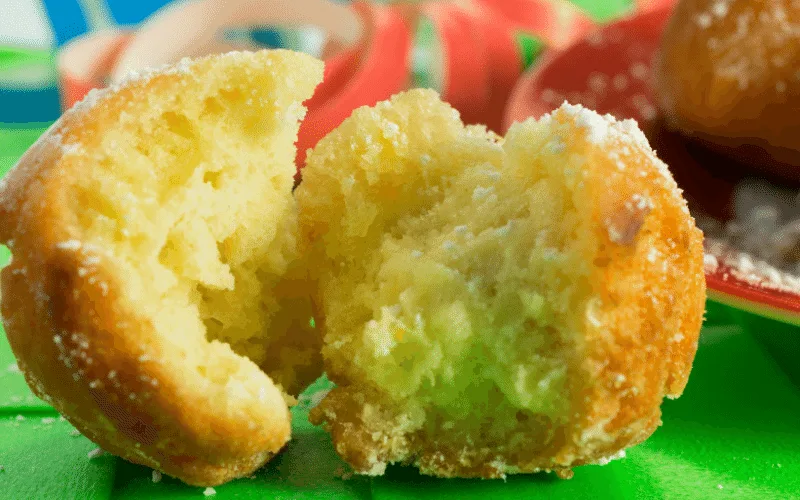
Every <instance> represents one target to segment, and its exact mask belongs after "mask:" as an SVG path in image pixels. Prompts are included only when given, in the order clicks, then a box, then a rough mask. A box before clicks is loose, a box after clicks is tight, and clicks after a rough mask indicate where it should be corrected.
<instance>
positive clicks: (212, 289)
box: [60, 55, 315, 396]
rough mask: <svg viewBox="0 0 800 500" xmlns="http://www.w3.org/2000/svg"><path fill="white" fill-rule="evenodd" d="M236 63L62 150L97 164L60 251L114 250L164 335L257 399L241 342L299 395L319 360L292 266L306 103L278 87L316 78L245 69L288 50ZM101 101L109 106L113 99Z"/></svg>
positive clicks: (100, 124) (137, 102)
mask: <svg viewBox="0 0 800 500" xmlns="http://www.w3.org/2000/svg"><path fill="white" fill-rule="evenodd" d="M228 63H229V64H230V65H232V66H233V65H239V69H238V70H237V71H236V74H235V75H234V74H233V72H226V71H224V69H219V72H218V73H215V74H213V75H207V76H199V75H198V76H196V77H194V78H193V79H191V82H190V84H189V85H190V87H191V88H185V89H184V90H186V92H182V91H181V89H176V91H175V92H173V93H169V94H166V95H164V94H159V93H156V92H153V93H150V94H149V95H147V96H144V97H140V98H135V99H133V100H132V102H131V103H130V104H131V105H130V106H129V109H127V110H123V111H122V112H121V114H120V116H119V119H118V120H114V121H113V122H110V123H107V122H104V121H102V120H96V121H94V122H92V123H90V124H88V127H89V128H90V129H89V130H84V131H83V133H82V134H81V135H82V139H81V141H80V142H66V143H65V144H64V145H63V148H64V156H63V157H62V162H66V163H71V162H75V163H79V162H80V163H86V164H88V163H90V162H91V163H92V164H93V165H92V166H91V167H88V166H87V168H91V173H90V174H87V175H77V176H75V177H73V178H72V179H70V182H71V184H70V185H69V187H66V188H64V192H65V193H67V194H66V202H67V203H68V204H69V210H68V213H69V214H70V217H71V220H69V221H68V222H67V223H68V224H70V225H74V226H76V227H79V228H80V234H81V237H80V241H64V242H61V243H60V246H61V247H63V248H67V249H68V248H71V247H75V248H77V247H80V246H81V245H84V246H90V247H95V248H98V249H100V252H101V253H106V254H107V258H108V259H110V260H113V263H114V266H116V267H118V268H119V269H120V274H121V276H122V277H123V278H124V280H125V293H126V295H127V296H128V297H129V298H130V300H132V301H135V302H136V303H137V304H138V305H139V306H140V307H141V310H142V312H143V313H144V315H145V316H146V317H150V318H152V320H153V323H154V326H155V329H156V331H157V332H159V334H160V335H162V340H163V341H164V342H169V343H174V344H175V345H176V346H177V347H178V348H179V349H181V352H182V355H183V357H184V358H185V362H186V363H187V364H189V365H191V366H194V367H195V369H196V370H197V372H198V373H199V374H201V375H202V376H203V377H205V378H207V379H208V380H209V381H211V382H212V383H213V384H218V385H221V386H228V387H233V386H235V387H236V388H237V390H243V391H245V392H248V393H251V395H253V396H257V395H258V390H259V387H258V386H257V385H256V384H254V383H253V381H254V379H253V378H252V377H251V376H250V373H249V372H250V370H249V369H243V366H244V365H243V364H242V363H241V361H242V360H241V358H239V357H237V356H232V355H231V350H232V351H233V352H235V353H237V354H240V355H242V356H245V357H247V358H249V359H250V360H252V361H253V362H254V363H255V364H256V365H259V366H261V367H264V368H265V369H266V371H267V373H268V374H269V375H270V376H272V378H273V379H274V380H275V381H276V382H278V383H279V384H281V385H282V386H283V387H284V388H285V389H287V390H289V391H291V392H294V393H296V391H298V390H299V389H301V388H302V387H300V385H301V384H303V383H307V382H309V380H308V378H309V377H310V376H313V375H311V374H310V373H309V372H304V371H303V370H304V369H307V368H305V367H307V366H309V365H313V363H312V361H313V359H314V357H315V355H314V353H313V340H312V338H311V337H312V335H311V333H310V332H309V328H308V326H307V323H308V318H309V317H310V316H311V311H310V307H309V305H308V303H307V302H305V303H304V301H303V297H302V289H300V288H298V287H299V286H300V281H299V280H295V281H293V280H292V279H291V270H290V266H291V265H292V263H293V262H294V261H296V260H297V250H296V241H295V232H294V229H293V227H292V226H293V224H295V223H296V215H295V206H294V202H293V199H292V197H291V190H292V185H293V177H292V176H293V174H294V171H295V167H294V162H293V158H294V147H293V142H294V140H295V138H296V134H297V121H298V120H299V119H301V118H302V117H303V115H304V113H305V110H304V108H303V106H302V104H301V101H299V100H298V99H297V94H298V92H297V91H289V92H279V91H277V89H276V88H277V87H278V86H286V87H288V88H293V87H294V86H295V85H296V86H298V87H303V88H304V89H305V90H307V91H309V92H310V89H309V88H308V87H310V86H312V85H313V83H314V82H312V81H311V80H310V79H309V78H307V75H305V74H303V73H302V72H298V71H294V70H293V69H290V68H286V69H284V70H283V73H282V74H284V75H287V76H286V81H281V82H264V81H259V79H258V77H259V75H260V73H259V72H258V71H247V69H246V67H247V66H256V65H259V64H267V65H271V64H275V65H276V66H278V65H281V64H286V63H285V62H284V61H282V60H280V59H277V58H270V59H266V60H262V59H260V58H255V57H247V56H244V55H243V56H241V57H237V58H235V59H234V58H229V61H228ZM187 64H188V63H187ZM242 66H244V67H245V68H242ZM188 69H189V68H187V70H188ZM276 71H278V74H281V73H280V71H281V70H280V68H276ZM270 83H271V84H270ZM311 88H313V87H311ZM120 92H121V93H123V94H125V93H128V92H129V91H128V90H127V89H126V88H122V89H121V90H120ZM94 106H95V107H96V108H99V109H96V110H95V112H96V113H100V114H103V113H105V110H104V109H103V107H104V100H103V99H102V98H101V99H99V100H98V101H97V102H96V103H95V104H94ZM86 151H91V154H92V157H91V158H86V153H85V152H86ZM287 273H289V274H290V276H289V278H286V275H287ZM290 330H296V332H297V335H296V336H295V337H296V338H295V339H292V340H290V342H301V346H302V342H305V343H306V344H307V349H305V352H301V359H282V358H281V356H282V354H281V353H285V352H286V351H285V350H283V349H281V344H282V343H286V342H287V340H286V338H287V333H286V332H287V331H290ZM303 337H305V340H302V339H303ZM205 339H208V340H209V341H210V343H207V342H205ZM301 351H302V349H301ZM302 358H304V359H302Z"/></svg>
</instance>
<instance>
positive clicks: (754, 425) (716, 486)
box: [0, 128, 800, 500]
mask: <svg viewBox="0 0 800 500" xmlns="http://www.w3.org/2000/svg"><path fill="white" fill-rule="evenodd" d="M42 131H43V129H42V128H38V129H14V130H9V129H0V175H2V174H4V173H5V172H6V171H7V170H8V168H10V167H11V165H12V164H13V163H14V162H15V161H16V159H17V157H18V156H19V155H20V154H22V152H23V151H24V150H25V149H26V148H27V147H28V146H29V145H30V144H31V143H32V142H33V141H34V140H35V139H36V137H38V135H39V134H40V133H41V132H42ZM2 251H3V253H2V254H0V258H1V259H2V261H0V264H4V263H5V262H6V260H7V256H8V253H7V250H5V249H4V248H3V249H2ZM799 361H800V328H798V327H795V326H791V325H787V324H783V323H779V322H776V321H773V320H769V319H765V318H760V317H758V316H755V315H753V314H750V313H747V312H744V311H741V310H738V309H733V308H730V307H727V306H724V305H721V304H717V303H714V302H709V303H708V312H707V318H706V324H705V327H704V329H703V332H702V335H701V339H700V348H699V350H698V353H697V359H696V361H695V366H694V370H693V372H692V376H691V378H690V381H689V385H688V387H687V388H686V392H685V394H684V395H683V397H681V398H680V399H678V400H675V401H665V402H664V406H663V409H664V417H663V421H664V425H663V426H662V427H661V428H660V429H659V430H658V431H656V433H655V434H654V435H653V437H652V438H650V439H649V440H648V441H647V442H645V443H644V444H642V445H640V446H637V447H634V448H631V449H630V450H628V452H627V456H626V457H625V458H623V459H621V460H618V461H615V462H612V463H610V464H609V465H606V466H602V467H601V466H586V467H581V468H578V469H576V470H575V477H574V478H573V479H571V480H566V481H565V480H559V479H557V478H555V476H554V475H552V474H534V475H525V476H512V477H509V478H508V480H506V481H502V480H491V481H482V480H455V479H451V480H447V479H435V478H430V477H423V476H420V475H419V474H417V473H416V472H415V471H414V470H413V469H410V468H406V467H399V466H395V467H390V468H389V470H388V472H387V474H386V476H384V477H381V478H373V479H370V478H366V477H361V476H352V475H350V474H348V469H347V467H346V466H345V464H343V463H342V462H341V461H340V460H339V459H338V457H337V456H336V454H335V452H334V450H333V447H332V445H331V441H330V438H329V437H328V436H327V434H326V433H325V432H324V431H322V430H321V429H319V428H316V427H314V426H312V425H310V424H309V423H308V420H307V417H306V416H307V410H308V404H309V402H310V401H312V400H313V399H314V398H313V396H314V394H315V393H317V392H319V391H320V390H324V389H325V388H326V387H327V385H328V383H327V382H326V381H325V380H320V381H318V382H317V383H315V384H314V385H313V386H312V387H311V388H309V390H308V391H306V394H305V395H304V396H303V397H301V404H300V405H299V406H298V407H296V408H295V409H294V417H295V418H294V432H293V435H294V437H293V441H292V442H291V443H290V445H289V446H288V448H287V449H286V451H285V452H283V453H282V454H281V455H279V456H278V457H277V458H276V459H275V460H273V461H272V462H271V463H270V464H269V465H267V466H266V467H265V468H264V469H262V470H260V471H259V472H258V473H256V474H255V475H254V476H253V477H252V478H248V479H241V480H238V481H234V482H232V483H230V484H227V485H224V486H220V487H217V488H215V492H216V494H215V496H213V497H212V498H214V499H215V500H217V499H228V498H231V499H233V498H236V499H248V498H252V499H256V498H258V499H261V498H276V499H280V498H286V499H289V498H292V499H295V498H297V499H312V498H323V499H368V498H375V499H387V500H388V499H400V498H423V499H424V498H451V497H453V498H459V499H460V500H467V499H472V498H475V499H479V500H484V499H495V498H499V499H505V498H508V499H512V498H513V499H516V498H532V499H535V498H568V499H582V498H586V499H626V498H631V499H639V498H647V499H650V498H653V499H684V498H685V499H705V498H709V499H718V498H736V499H792V498H800V362H799ZM75 434H76V433H75V431H74V429H73V428H72V427H71V426H70V425H69V424H68V423H67V422H65V421H63V420H60V419H59V418H58V415H57V414H56V413H55V411H53V410H52V409H51V408H50V407H48V406H47V405H46V404H44V403H43V402H41V401H40V400H38V399H37V398H35V397H34V396H33V395H32V394H31V393H30V391H29V390H28V388H27V386H26V385H25V382H24V380H23V378H22V375H21V374H20V373H19V372H18V371H17V370H15V364H14V357H13V355H12V354H11V351H10V349H9V347H8V343H7V340H6V337H5V334H2V335H0V467H1V469H0V500H7V499H8V500H11V499H13V500H17V499H19V500H39V499H41V500H53V499H81V500H84V499H99V500H105V499H109V498H119V499H131V500H133V499H136V500H142V499H159V498H194V499H197V498H205V497H204V496H203V488H194V487H189V486H185V485H183V484H181V483H180V482H178V481H176V480H173V479H171V478H168V477H164V478H163V479H162V480H161V481H160V482H158V483H154V482H153V475H152V471H151V470H149V469H147V468H145V467H140V466H137V465H132V464H129V463H127V462H125V461H123V460H121V459H118V458H116V457H112V456H108V455H105V456H99V457H94V458H91V459H90V458H89V454H90V452H91V451H92V450H94V449H95V448H96V446H95V445H94V444H92V443H91V442H90V441H89V440H87V439H86V438H84V437H82V436H79V435H75Z"/></svg>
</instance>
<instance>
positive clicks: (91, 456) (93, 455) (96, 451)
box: [86, 448, 106, 460]
mask: <svg viewBox="0 0 800 500" xmlns="http://www.w3.org/2000/svg"><path fill="white" fill-rule="evenodd" d="M105 453H106V452H105V451H104V450H103V449H102V448H95V449H93V450H92V451H90V452H89V453H87V454H86V456H87V457H89V460H92V459H94V458H97V457H102V456H103V455H105Z"/></svg>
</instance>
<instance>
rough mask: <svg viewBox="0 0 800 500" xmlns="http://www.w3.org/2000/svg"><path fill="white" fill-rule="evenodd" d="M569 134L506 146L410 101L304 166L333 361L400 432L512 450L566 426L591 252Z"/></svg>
mask: <svg viewBox="0 0 800 500" xmlns="http://www.w3.org/2000/svg"><path fill="white" fill-rule="evenodd" d="M554 121H555V120H554ZM570 127H571V125H569V124H563V125H561V126H559V125H557V124H556V125H553V124H552V123H548V124H544V123H537V122H534V121H532V120H531V121H529V122H527V123H526V124H524V125H522V126H516V127H514V128H513V129H512V130H511V131H510V133H509V134H508V136H507V138H506V139H505V140H504V139H502V138H499V137H497V136H494V135H493V134H491V133H487V132H486V131H485V129H483V128H478V127H465V126H464V125H463V124H462V123H461V121H460V119H459V117H458V114H457V113H456V112H455V111H454V110H453V109H452V108H450V107H449V106H448V105H446V104H444V103H442V102H441V101H439V99H438V97H437V96H436V95H435V94H434V93H433V92H430V91H422V90H419V91H410V92H408V93H405V94H401V95H399V96H395V97H394V98H392V99H391V101H389V102H384V103H381V104H379V105H378V106H377V107H376V108H370V109H367V108H363V109H360V110H357V111H356V112H355V113H354V115H353V118H351V120H350V121H348V122H345V124H343V125H342V126H341V127H339V129H337V130H336V131H334V132H333V133H332V134H330V135H329V136H328V137H327V138H325V139H324V140H323V141H321V142H320V144H319V145H318V146H317V147H316V148H315V150H314V151H313V153H312V154H311V155H310V156H309V160H308V166H307V167H306V170H305V171H304V181H303V183H302V184H301V186H300V188H298V191H297V197H298V203H299V205H300V211H301V225H302V226H304V227H305V228H307V230H308V232H309V234H308V239H309V241H310V242H311V243H310V245H311V248H312V250H310V252H312V253H311V254H312V255H314V258H315V259H317V261H318V262H319V263H320V265H319V266H317V267H316V268H315V269H312V272H314V271H316V272H317V279H319V280H320V283H321V290H320V292H319V298H318V300H319V302H320V303H321V304H323V308H324V315H325V320H324V321H325V327H326V332H327V336H326V345H325V356H326V359H327V360H328V361H329V363H330V369H331V372H332V376H333V377H334V380H338V381H341V382H342V383H343V384H344V385H346V386H352V391H353V392H356V391H363V392H364V394H367V396H365V397H366V401H367V403H366V406H367V407H369V406H370V403H374V402H375V401H376V398H377V400H381V401H382V403H381V405H382V406H383V407H384V408H391V409H392V410H391V412H390V414H393V415H403V417H402V419H404V422H405V423H404V424H402V426H403V427H404V429H403V431H404V432H406V433H414V432H423V433H429V435H431V436H432V437H431V439H436V440H438V441H440V442H451V443H454V445H455V444H458V445H459V446H463V445H464V444H465V443H466V444H471V445H474V446H480V443H497V442H501V443H504V445H503V446H507V447H508V449H514V448H517V447H518V446H519V445H521V444H524V443H522V442H521V441H522V440H526V439H527V440H529V441H530V443H531V446H534V445H536V446H540V445H543V444H547V443H548V442H549V441H550V440H551V438H553V436H548V435H547V433H548V432H549V429H552V428H553V427H555V423H556V422H557V421H559V420H561V419H565V418H569V415H567V413H568V412H569V410H570V408H571V407H572V398H573V397H575V395H574V394H573V393H572V392H571V391H570V389H569V388H568V387H567V384H568V380H570V377H568V372H569V371H570V370H578V369H579V364H580V362H581V360H582V354H581V352H582V349H583V345H582V342H583V338H584V334H583V333H582V332H584V331H585V326H584V325H585V324H586V321H587V315H588V316H589V317H590V314H591V308H592V304H593V301H592V299H593V290H592V287H591V285H590V283H591V275H592V273H594V272H595V266H594V263H593V260H592V256H593V255H595V254H596V253H597V245H598V243H597V237H596V236H595V234H594V231H595V228H592V227H590V223H589V222H588V221H589V219H590V217H589V215H588V213H589V211H590V201H589V198H591V195H590V194H589V192H588V191H587V188H586V185H585V183H584V182H583V179H582V177H581V175H579V172H581V170H582V169H581V165H582V164H583V163H584V162H585V161H586V158H585V157H583V156H581V155H579V154H572V155H569V154H563V153H564V151H565V150H569V149H568V148H569V147H570V146H571V144H569V142H570V141H576V140H580V139H579V138H576V137H578V136H575V137H571V135H572V136H574V134H571V133H570V131H569V130H568V129H569V128H570ZM581 149H583V148H580V147H578V148H575V149H574V150H576V151H580V150H581ZM353 397H354V398H355V400H359V399H358V398H359V396H353ZM323 404H324V403H323ZM334 411H335V410H334V409H331V412H332V413H333V412H334ZM354 411H355V410H354ZM367 413H368V412H367V410H364V414H365V415H366V414H367ZM534 436H539V437H537V438H534ZM515 440H516V441H520V442H516V441H515Z"/></svg>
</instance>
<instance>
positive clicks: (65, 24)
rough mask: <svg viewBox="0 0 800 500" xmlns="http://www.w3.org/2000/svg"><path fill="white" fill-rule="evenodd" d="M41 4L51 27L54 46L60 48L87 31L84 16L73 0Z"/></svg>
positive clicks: (47, 0)
mask: <svg viewBox="0 0 800 500" xmlns="http://www.w3.org/2000/svg"><path fill="white" fill-rule="evenodd" d="M42 3H43V4H44V8H45V10H46V11H47V17H48V18H50V25H51V26H52V27H53V33H54V34H55V38H56V46H58V47H60V46H62V45H64V44H65V43H67V42H68V41H70V40H72V39H73V38H75V37H76V36H79V35H82V34H84V33H86V32H87V31H88V29H89V26H88V24H87V22H86V16H85V15H84V12H83V9H82V8H81V6H80V5H79V4H78V2H76V1H75V0H42Z"/></svg>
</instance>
